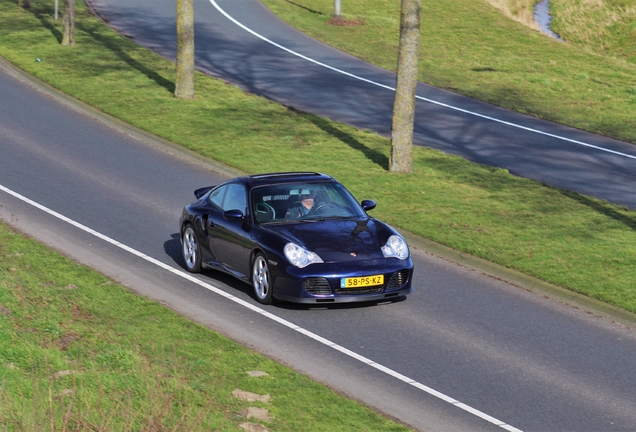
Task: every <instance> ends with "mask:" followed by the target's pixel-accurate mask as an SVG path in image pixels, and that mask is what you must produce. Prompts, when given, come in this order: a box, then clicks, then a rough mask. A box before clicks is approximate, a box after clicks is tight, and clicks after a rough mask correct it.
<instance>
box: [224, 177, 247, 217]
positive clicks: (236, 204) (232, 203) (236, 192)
mask: <svg viewBox="0 0 636 432" xmlns="http://www.w3.org/2000/svg"><path fill="white" fill-rule="evenodd" d="M221 207H222V208H223V210H240V211H242V212H243V214H246V213H247V192H246V191H245V187H244V186H243V185H241V184H238V183H233V184H230V185H228V186H227V194H226V196H225V201H224V202H223V205H222V206H221Z"/></svg>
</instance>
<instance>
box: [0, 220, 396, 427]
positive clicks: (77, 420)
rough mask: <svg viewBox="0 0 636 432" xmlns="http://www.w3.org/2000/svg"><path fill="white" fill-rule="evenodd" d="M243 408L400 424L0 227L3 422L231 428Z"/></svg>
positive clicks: (322, 423) (310, 418) (298, 417)
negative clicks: (249, 396)
mask: <svg viewBox="0 0 636 432" xmlns="http://www.w3.org/2000/svg"><path fill="white" fill-rule="evenodd" d="M250 371H263V372H265V373H267V374H268V375H267V376H262V377H251V376H250V375H249V374H248V372H250ZM235 389H240V390H243V391H248V392H252V393H256V394H259V395H266V394H268V395H270V401H269V402H268V403H265V402H251V403H250V402H245V401H241V400H239V399H237V398H234V397H232V392H233V391H234V390H235ZM316 401H320V403H316ZM248 407H260V408H266V409H268V410H269V413H270V416H271V418H272V420H271V421H269V422H260V423H264V424H265V425H266V426H267V427H268V428H269V429H270V430H277V431H284V430H286V431H299V430H305V431H321V432H322V431H341V430H352V431H354V430H355V431H362V430H369V431H380V430H382V431H404V430H407V429H406V428H405V427H403V426H401V425H398V424H396V423H394V422H392V421H389V420H387V419H385V418H383V417H382V416H380V415H378V414H377V413H375V412H373V411H372V410H370V409H368V408H366V407H364V406H362V405H360V404H358V403H356V402H353V401H350V400H348V399H345V398H343V397H342V396H340V395H337V394H335V393H334V392H333V391H331V390H329V389H327V388H325V387H324V386H321V385H318V384H316V383H314V382H313V381H311V380H310V379H308V378H306V377H304V376H302V375H300V374H298V373H296V372H294V371H292V370H290V369H289V368H287V367H284V366H281V365H279V364H277V363H276V362H273V361H271V360H269V359H267V358H265V357H263V356H261V355H259V354H256V353H254V352H252V351H250V350H247V349H245V348H243V347H241V346H240V345H238V344H237V343H235V342H233V341H231V340H229V339H227V338H225V337H222V336H220V335H219V334H217V333H215V332H213V331H211V330H209V329H207V328H205V327H203V326H201V325H198V324H194V323H192V322H191V321H189V320H187V319H185V318H183V317H180V316H179V315H178V314H176V313H175V312H173V311H171V310H170V309H168V308H166V307H163V306H161V305H159V304H158V303H155V302H152V301H149V300H146V299H144V298H143V297H139V296H136V295H134V294H133V293H131V292H130V291H129V290H127V289H125V288H123V287H121V286H119V285H117V284H115V283H113V282H112V281H110V280H109V279H108V278H106V277H104V276H102V275H100V274H99V273H97V272H94V271H92V270H89V269H86V268H85V267H82V266H80V265H78V264H76V263H74V262H73V261H71V260H69V259H67V258H64V257H62V256H60V255H58V254H57V253H55V252H52V251H51V250H50V249H48V248H46V247H44V246H43V245H41V244H39V243H37V242H35V241H33V240H30V239H27V238H25V237H24V236H23V235H21V234H19V233H16V232H13V231H12V230H10V229H9V228H8V227H7V226H6V225H4V224H0V425H2V428H1V429H2V430H3V431H23V430H26V431H35V430H51V431H54V430H57V431H75V430H76V431H79V430H107V431H132V430H139V431H169V430H179V431H194V430H197V431H210V430H219V431H236V430H239V429H238V425H239V424H241V423H243V422H245V421H246V420H245V418H244V417H243V416H242V415H241V411H242V410H244V409H246V408H248ZM251 421H252V422H256V423H259V422H258V421H254V420H251Z"/></svg>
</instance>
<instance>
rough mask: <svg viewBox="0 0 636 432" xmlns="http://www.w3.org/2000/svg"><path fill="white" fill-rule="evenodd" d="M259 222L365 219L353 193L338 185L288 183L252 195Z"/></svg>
mask: <svg viewBox="0 0 636 432" xmlns="http://www.w3.org/2000/svg"><path fill="white" fill-rule="evenodd" d="M250 201H251V206H252V212H253V214H254V216H255V219H256V222H257V223H286V222H295V221H308V222H309V221H316V220H322V219H349V218H360V217H366V213H365V212H364V210H362V208H361V207H360V205H359V204H358V203H357V202H356V200H355V199H354V198H353V197H352V196H351V194H350V193H349V192H348V191H347V189H345V187H344V186H342V185H341V184H340V183H337V182H314V183H285V184H277V185H269V186H260V187H257V188H254V189H252V192H251V200H250Z"/></svg>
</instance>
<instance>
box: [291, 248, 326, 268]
mask: <svg viewBox="0 0 636 432" xmlns="http://www.w3.org/2000/svg"><path fill="white" fill-rule="evenodd" d="M283 252H285V257H287V259H288V260H289V262H290V263H292V264H293V265H295V266H296V267H300V268H303V267H307V266H308V265H309V264H316V263H321V262H323V260H322V259H321V258H320V257H319V256H318V255H316V254H315V253H313V252H309V251H308V250H305V249H303V248H301V247H300V246H298V245H297V244H294V243H287V244H286V245H285V248H284V249H283Z"/></svg>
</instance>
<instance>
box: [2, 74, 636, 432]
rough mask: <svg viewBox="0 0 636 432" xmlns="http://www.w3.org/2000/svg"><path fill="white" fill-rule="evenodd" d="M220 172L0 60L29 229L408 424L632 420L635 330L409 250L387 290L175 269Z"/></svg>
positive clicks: (535, 425) (21, 220) (11, 202)
mask: <svg viewBox="0 0 636 432" xmlns="http://www.w3.org/2000/svg"><path fill="white" fill-rule="evenodd" d="M89 114H90V113H89ZM95 117H99V116H97V115H95ZM223 178H225V175H224V174H222V173H221V172H218V169H217V168H216V167H215V166H214V165H210V164H207V163H205V162H202V161H197V160H196V159H194V158H192V157H191V156H189V155H188V154H183V153H181V152H179V151H178V150H175V149H174V148H173V147H171V146H169V145H163V144H162V143H160V142H156V141H154V140H152V139H145V138H143V136H142V137H141V138H139V137H135V135H134V132H130V131H128V132H124V133H122V132H121V131H120V130H118V129H117V128H114V127H112V126H109V123H108V122H106V123H103V122H99V121H96V120H95V119H94V118H92V117H91V116H90V115H86V114H82V113H79V112H77V111H75V110H73V109H70V108H68V107H66V106H64V105H61V104H60V103H59V102H58V101H56V100H55V99H53V98H51V97H49V96H46V95H43V94H41V93H39V92H37V91H35V90H34V89H33V88H31V87H29V86H27V85H25V84H24V83H22V82H20V81H17V80H16V79H14V78H11V77H9V76H8V75H6V74H4V73H0V189H1V190H0V217H2V219H4V220H6V221H8V222H10V223H11V224H13V225H14V226H16V227H18V228H20V229H22V230H23V231H24V232H26V233H27V234H29V235H32V236H33V237H35V238H37V239H39V240H41V241H43V242H45V243H47V244H50V245H52V246H54V247H56V248H57V249H58V250H61V251H62V252H64V253H65V254H67V255H69V256H71V257H73V258H75V259H77V260H78V261H80V262H82V263H85V264H88V265H91V266H93V267H95V268H97V269H99V270H100V271H102V272H104V273H105V274H107V275H110V276H112V277H114V278H115V279H116V280H118V281H121V282H122V283H124V284H125V285H127V286H129V287H131V289H133V290H135V291H136V292H138V293H140V294H143V295H146V296H148V297H150V298H153V299H156V300H158V301H160V302H162V303H164V304H166V305H167V306H170V307H172V308H174V309H175V310H177V311H179V312H181V313H183V314H184V315H186V316H188V317H190V318H192V319H193V320H196V321H198V322H201V323H203V324H205V325H208V326H210V327H212V328H214V329H217V330H218V331H220V332H222V333H224V334H226V335H228V336H230V337H232V338H234V339H236V340H237V341H239V342H241V343H243V344H245V345H247V346H249V347H252V348H254V349H256V350H258V351H260V352H262V353H264V354H266V355H268V356H271V357H272V358H274V359H277V360H279V361H281V362H283V363H285V364H288V365H291V366H292V367H294V368H295V369H297V370H299V371H301V372H303V373H306V374H307V375H309V376H311V377H313V378H315V379H317V380H319V381H322V382H324V383H326V384H328V385H330V386H331V387H333V388H334V389H336V390H338V391H340V392H342V393H344V394H347V395H349V396H351V397H354V398H356V399H359V400H361V401H363V402H365V403H367V404H369V405H370V406H373V407H375V408H376V409H378V410H379V411H381V412H384V413H386V414H388V415H390V416H393V417H395V418H397V419H399V420H400V421H402V422H404V423H406V424H408V425H411V426H412V427H414V428H416V429H418V430H435V431H442V430H447V431H464V430H465V431H477V430H501V429H502V428H503V429H507V430H515V429H519V430H527V431H532V430H537V431H543V430H560V431H566V430H576V431H598V430H603V431H610V430H633V429H634V425H636V376H635V375H634V374H633V373H632V368H633V364H634V360H633V359H634V358H636V357H635V356H636V334H635V332H634V331H633V330H631V329H628V328H625V327H623V326H621V325H617V324H614V323H612V322H610V321H607V320H604V319H601V318H598V317H596V316H594V315H592V314H589V313H587V312H586V311H585V310H580V309H576V308H572V307H570V306H566V305H563V304H561V303H558V302H555V301H552V300H549V299H546V298H544V297H542V296H537V295H535V294H533V293H530V292H528V291H525V290H522V289H520V288H518V287H515V286H512V285H509V284H507V283H505V282H503V281H501V280H497V279H495V278H492V277H488V276H485V275H483V274H481V273H479V272H475V271H471V270H469V269H467V268H465V267H461V266H457V265H455V264H453V263H451V262H448V261H446V260H443V259H439V258H436V257H435V256H432V255H430V254H427V253H424V252H423V251H421V250H415V251H414V254H415V256H414V259H415V263H416V269H417V270H416V281H415V284H414V287H415V292H414V294H413V295H411V296H410V297H409V298H408V299H407V300H406V301H401V302H394V303H381V304H372V305H358V306H336V307H315V308H314V307H311V308H307V307H297V306H293V305H279V306H272V307H261V306H259V305H258V304H257V302H256V301H255V300H254V299H253V298H252V295H251V293H250V290H249V288H248V286H247V285H244V284H241V283H239V282H236V281H234V280H232V279H231V278H228V277H225V276H223V275H220V274H218V273H209V274H206V275H202V276H200V277H198V278H186V277H184V276H183V275H185V274H186V272H184V271H183V270H182V263H181V260H180V258H179V243H178V238H177V229H178V227H177V221H178V215H179V212H180V209H181V207H182V206H183V204H185V203H186V202H188V201H189V200H190V199H191V196H192V195H191V193H192V191H193V190H194V189H195V188H197V187H199V186H202V185H208V184H213V183H216V182H218V181H220V180H222V179H223ZM17 194H19V195H17ZM25 198H28V199H30V200H33V201H34V202H36V203H38V205H40V206H43V207H34V204H33V203H32V202H27V201H26V200H25ZM52 212H57V215H56V214H53V213H52ZM60 215H63V216H64V217H66V218H68V219H67V220H62V219H60ZM321 338H323V339H321Z"/></svg>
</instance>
